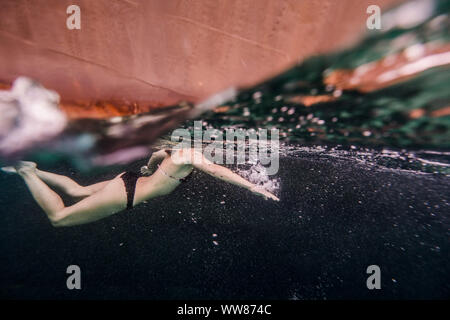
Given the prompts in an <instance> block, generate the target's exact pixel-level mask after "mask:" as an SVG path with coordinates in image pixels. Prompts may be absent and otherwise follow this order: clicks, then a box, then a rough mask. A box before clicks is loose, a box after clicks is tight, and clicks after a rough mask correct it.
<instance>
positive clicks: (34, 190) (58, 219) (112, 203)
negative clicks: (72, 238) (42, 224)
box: [17, 167, 126, 227]
mask: <svg viewBox="0 0 450 320" xmlns="http://www.w3.org/2000/svg"><path fill="white" fill-rule="evenodd" d="M17 173H18V174H19V175H20V176H21V177H22V178H23V179H24V181H25V183H26V184H27V186H28V188H29V189H30V192H31V194H32V195H33V198H34V199H35V200H36V202H37V203H38V204H39V206H40V207H41V208H42V209H43V210H44V211H45V213H46V214H47V216H48V218H49V219H50V221H51V223H52V224H53V225H54V226H56V227H60V226H71V225H78V224H84V223H88V222H92V221H96V220H99V219H102V218H104V217H107V216H110V215H112V214H114V213H116V212H118V211H121V210H123V209H124V208H125V207H126V193H125V191H124V186H123V183H121V181H120V179H114V180H111V182H110V183H109V184H108V185H107V186H105V187H104V188H103V189H101V190H100V191H98V192H96V193H95V194H93V195H92V196H89V197H87V198H86V199H83V200H81V201H80V202H78V203H76V204H74V205H73V206H70V207H65V206H64V203H63V201H62V199H61V197H59V196H58V194H56V193H55V192H54V191H53V190H52V189H50V188H49V187H48V186H47V185H46V184H45V183H44V182H43V181H42V180H41V179H40V178H39V177H38V175H37V174H36V169H35V168H31V167H24V168H17Z"/></svg>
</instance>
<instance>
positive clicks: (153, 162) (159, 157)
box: [141, 150, 168, 175]
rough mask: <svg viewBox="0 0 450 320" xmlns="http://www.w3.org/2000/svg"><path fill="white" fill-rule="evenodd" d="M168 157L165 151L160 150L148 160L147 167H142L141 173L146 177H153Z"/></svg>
mask: <svg viewBox="0 0 450 320" xmlns="http://www.w3.org/2000/svg"><path fill="white" fill-rule="evenodd" d="M167 156H168V153H167V152H166V151H165V150H159V151H157V152H153V154H152V156H151V157H150V159H149V160H148V163H147V165H146V166H142V167H141V173H142V174H145V175H151V174H152V173H153V172H155V171H156V167H157V165H158V164H159V163H161V161H163V160H164V158H165V157H167Z"/></svg>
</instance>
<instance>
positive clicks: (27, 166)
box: [1, 161, 36, 174]
mask: <svg viewBox="0 0 450 320" xmlns="http://www.w3.org/2000/svg"><path fill="white" fill-rule="evenodd" d="M1 170H2V171H4V172H7V173H17V174H23V173H29V172H34V171H36V163H34V162H31V161H19V162H18V163H17V164H16V165H15V166H11V167H3V168H1Z"/></svg>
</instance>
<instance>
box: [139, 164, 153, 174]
mask: <svg viewBox="0 0 450 320" xmlns="http://www.w3.org/2000/svg"><path fill="white" fill-rule="evenodd" d="M141 174H142V175H147V176H150V175H151V174H152V170H150V169H149V167H147V166H142V167H141Z"/></svg>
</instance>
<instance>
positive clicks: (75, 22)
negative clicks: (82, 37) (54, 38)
mask: <svg viewBox="0 0 450 320" xmlns="http://www.w3.org/2000/svg"><path fill="white" fill-rule="evenodd" d="M66 13H67V14H70V16H69V17H67V20H66V26H67V29H69V30H74V29H78V30H80V29H81V9H80V7H79V6H77V5H75V4H72V5H70V6H68V7H67V9H66Z"/></svg>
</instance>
